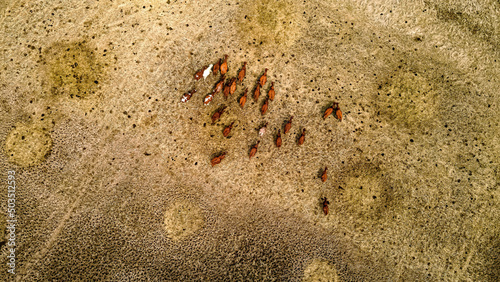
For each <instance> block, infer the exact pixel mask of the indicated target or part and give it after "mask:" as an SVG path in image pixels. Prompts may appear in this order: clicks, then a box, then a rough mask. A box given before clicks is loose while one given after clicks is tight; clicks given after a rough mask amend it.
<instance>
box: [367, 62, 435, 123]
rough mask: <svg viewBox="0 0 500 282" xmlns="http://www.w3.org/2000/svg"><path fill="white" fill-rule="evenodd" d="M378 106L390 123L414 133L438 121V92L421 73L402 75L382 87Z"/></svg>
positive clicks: (391, 79) (395, 76)
mask: <svg viewBox="0 0 500 282" xmlns="http://www.w3.org/2000/svg"><path fill="white" fill-rule="evenodd" d="M379 97H380V98H379V99H378V101H377V104H378V106H379V109H380V111H381V112H382V113H384V115H386V116H387V117H388V119H389V122H391V123H395V124H396V125H399V126H402V127H406V128H408V129H409V130H411V131H417V130H423V129H426V128H428V127H429V126H432V125H433V124H434V122H435V121H436V120H437V119H438V118H439V92H438V90H437V88H436V86H434V85H433V84H432V83H431V82H430V81H429V80H427V79H426V78H424V77H423V76H422V75H419V74H418V73H414V72H410V71H403V72H401V71H399V72H397V73H395V74H394V75H393V76H392V77H391V78H390V79H389V80H388V81H387V82H386V83H384V84H383V85H381V89H380V90H379Z"/></svg>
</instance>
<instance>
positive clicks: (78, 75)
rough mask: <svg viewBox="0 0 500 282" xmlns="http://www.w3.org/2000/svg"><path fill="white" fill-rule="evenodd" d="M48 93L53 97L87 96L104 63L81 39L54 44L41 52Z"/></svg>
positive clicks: (93, 87) (93, 90)
mask: <svg viewBox="0 0 500 282" xmlns="http://www.w3.org/2000/svg"><path fill="white" fill-rule="evenodd" d="M43 61H44V64H45V65H46V72H47V82H48V85H47V87H48V92H49V93H50V94H51V95H54V96H56V97H59V96H63V97H69V98H90V97H93V96H94V95H95V92H96V90H97V89H98V87H99V83H101V82H102V81H101V80H102V77H103V71H104V66H103V63H102V62H100V60H99V59H98V56H97V54H96V51H94V50H92V49H91V48H90V47H89V46H88V45H87V44H86V42H85V41H78V42H72V43H59V42H57V43H55V44H53V45H52V46H50V47H49V48H47V49H46V50H45V51H44V54H43Z"/></svg>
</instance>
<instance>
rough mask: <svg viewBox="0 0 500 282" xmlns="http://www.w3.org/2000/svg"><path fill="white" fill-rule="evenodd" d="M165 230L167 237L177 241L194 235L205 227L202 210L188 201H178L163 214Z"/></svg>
mask: <svg viewBox="0 0 500 282" xmlns="http://www.w3.org/2000/svg"><path fill="white" fill-rule="evenodd" d="M164 223H165V230H166V231H167V234H168V237H170V238H171V239H173V240H174V241H179V240H182V239H184V238H186V237H187V236H189V235H191V234H193V233H195V232H196V231H198V230H199V229H201V228H203V226H204V225H205V217H204V215H203V212H202V210H201V209H200V207H198V206H197V205H196V204H194V203H192V202H188V201H178V202H175V203H174V204H172V205H171V206H170V207H169V208H168V209H167V211H166V212H165V221H164Z"/></svg>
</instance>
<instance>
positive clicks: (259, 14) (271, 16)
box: [238, 0, 303, 47]
mask: <svg viewBox="0 0 500 282" xmlns="http://www.w3.org/2000/svg"><path fill="white" fill-rule="evenodd" d="M302 25H303V18H302V14H301V13H300V12H299V10H298V8H297V7H296V6H295V4H293V3H292V2H290V1H276V0H271V1H267V0H257V1H248V2H247V3H245V4H243V5H242V7H241V10H240V13H239V14H238V31H239V34H240V37H241V38H242V40H244V42H245V43H246V44H249V43H250V44H256V45H263V46H267V47H269V46H283V47H289V46H291V45H292V44H293V43H294V42H295V41H296V40H297V39H298V38H300V36H301V35H302V29H301V26H302Z"/></svg>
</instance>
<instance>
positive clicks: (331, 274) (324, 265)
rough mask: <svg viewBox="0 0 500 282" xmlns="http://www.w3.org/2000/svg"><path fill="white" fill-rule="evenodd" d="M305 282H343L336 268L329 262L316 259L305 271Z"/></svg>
mask: <svg viewBox="0 0 500 282" xmlns="http://www.w3.org/2000/svg"><path fill="white" fill-rule="evenodd" d="M302 281H304V282H309V281H310V282H312V281H314V282H320V281H325V282H333V281H334V282H338V281H341V280H340V278H339V276H338V274H337V270H336V269H335V266H334V265H332V264H330V263H329V262H328V261H325V260H320V259H315V260H313V261H312V262H311V263H309V265H308V266H307V267H306V269H305V270H304V277H303V279H302Z"/></svg>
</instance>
